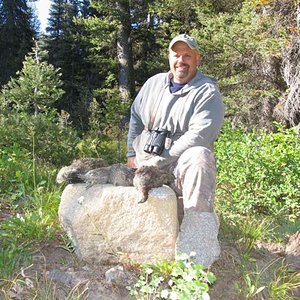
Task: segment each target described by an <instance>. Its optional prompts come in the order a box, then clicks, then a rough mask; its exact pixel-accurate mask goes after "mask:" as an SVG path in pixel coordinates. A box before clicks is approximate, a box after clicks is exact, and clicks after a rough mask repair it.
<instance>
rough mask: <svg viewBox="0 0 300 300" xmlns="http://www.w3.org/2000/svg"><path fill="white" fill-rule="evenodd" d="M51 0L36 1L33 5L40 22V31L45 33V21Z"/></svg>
mask: <svg viewBox="0 0 300 300" xmlns="http://www.w3.org/2000/svg"><path fill="white" fill-rule="evenodd" d="M50 4H51V0H38V1H37V2H36V3H35V7H36V9H37V14H38V18H39V21H40V22H41V31H42V32H45V29H46V27H47V19H48V13H49V8H50Z"/></svg>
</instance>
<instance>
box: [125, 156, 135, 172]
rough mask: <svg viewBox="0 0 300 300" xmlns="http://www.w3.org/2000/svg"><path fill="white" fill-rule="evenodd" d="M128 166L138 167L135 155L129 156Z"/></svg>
mask: <svg viewBox="0 0 300 300" xmlns="http://www.w3.org/2000/svg"><path fill="white" fill-rule="evenodd" d="M127 166H128V168H131V169H136V168H137V166H136V164H135V156H131V157H127Z"/></svg>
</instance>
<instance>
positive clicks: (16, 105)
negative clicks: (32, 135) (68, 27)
mask: <svg viewBox="0 0 300 300" xmlns="http://www.w3.org/2000/svg"><path fill="white" fill-rule="evenodd" d="M45 56H46V53H45V52H42V51H41V50H40V49H39V47H38V44H37V43H36V46H35V47H34V48H33V52H32V53H30V54H29V55H27V56H26V57H25V61H24V64H23V68H22V70H21V71H18V72H17V76H18V77H17V78H12V79H11V80H10V81H9V82H8V83H7V84H6V85H4V87H3V89H2V91H1V95H0V100H1V101H0V105H1V108H2V110H3V111H7V112H9V111H10V110H14V111H17V112H20V111H24V112H27V113H30V112H34V114H35V115H37V114H38V113H39V112H45V111H48V110H49V109H50V108H51V107H52V105H53V103H54V102H55V101H57V100H58V99H59V98H60V97H61V96H62V94H63V90H62V88H61V86H62V82H61V80H60V76H61V74H60V73H59V72H60V71H59V69H55V68H54V67H53V66H52V65H49V64H48V63H47V62H46V61H43V57H45Z"/></svg>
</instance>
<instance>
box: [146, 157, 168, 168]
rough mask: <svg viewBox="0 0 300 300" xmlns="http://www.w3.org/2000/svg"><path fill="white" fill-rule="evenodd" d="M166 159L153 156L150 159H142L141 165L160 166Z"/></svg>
mask: <svg viewBox="0 0 300 300" xmlns="http://www.w3.org/2000/svg"><path fill="white" fill-rule="evenodd" d="M165 162H166V159H165V158H164V157H161V156H153V157H151V158H150V159H148V160H146V161H143V163H142V164H143V166H149V167H151V166H153V167H162V166H164V165H165Z"/></svg>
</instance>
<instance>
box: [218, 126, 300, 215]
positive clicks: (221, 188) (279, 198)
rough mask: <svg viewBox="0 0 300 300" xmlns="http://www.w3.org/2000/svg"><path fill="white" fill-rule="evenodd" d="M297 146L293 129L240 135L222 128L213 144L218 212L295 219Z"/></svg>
mask: <svg viewBox="0 0 300 300" xmlns="http://www.w3.org/2000/svg"><path fill="white" fill-rule="evenodd" d="M299 146H300V141H299V136H298V134H297V133H296V132H295V130H293V129H288V130H284V129H282V128H280V127H279V128H278V132H276V133H272V134H268V133H266V132H265V131H263V130H260V131H253V132H251V133H244V132H242V131H241V130H239V129H235V130H233V129H231V128H230V125H229V124H226V125H225V126H224V128H223V131H222V134H221V135H220V137H219V139H218V141H217V143H216V156H217V166H218V188H217V196H218V199H219V201H218V203H219V205H220V208H221V209H222V210H225V211H232V210H236V211H237V212H238V213H241V214H255V213H259V214H265V215H274V216H276V215H279V214H283V215H289V217H290V218H297V217H298V216H299V213H300V205H299V198H300V190H299V180H300V147H299Z"/></svg>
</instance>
